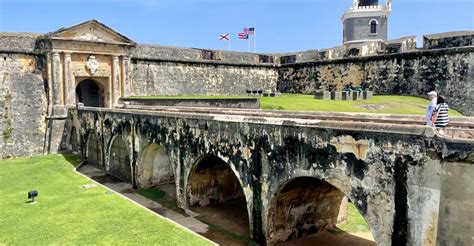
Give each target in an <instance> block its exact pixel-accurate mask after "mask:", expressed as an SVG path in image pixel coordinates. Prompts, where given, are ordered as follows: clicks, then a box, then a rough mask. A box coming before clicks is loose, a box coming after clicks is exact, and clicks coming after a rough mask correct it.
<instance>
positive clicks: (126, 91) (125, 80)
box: [121, 56, 132, 96]
mask: <svg viewBox="0 0 474 246" xmlns="http://www.w3.org/2000/svg"><path fill="white" fill-rule="evenodd" d="M129 67H130V58H129V57H128V56H122V94H121V96H130V92H131V91H132V90H131V89H132V88H130V87H131V85H130V78H129V77H128V73H129Z"/></svg>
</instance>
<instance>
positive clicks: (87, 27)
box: [46, 20, 135, 45]
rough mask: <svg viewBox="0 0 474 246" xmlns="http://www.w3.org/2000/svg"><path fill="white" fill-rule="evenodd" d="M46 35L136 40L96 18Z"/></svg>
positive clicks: (121, 41)
mask: <svg viewBox="0 0 474 246" xmlns="http://www.w3.org/2000/svg"><path fill="white" fill-rule="evenodd" d="M46 37H47V38H48V39H52V40H71V41H85V42H100V43H110V44H122V45H135V42H133V41H132V40H130V39H129V38H127V37H125V36H124V35H122V34H120V33H118V32H116V31H114V30H113V29H112V28H110V27H108V26H106V25H104V24H102V23H100V22H98V21H96V20H90V21H86V22H83V23H81V24H78V25H75V26H72V27H68V28H61V29H59V30H57V31H55V32H52V33H48V34H46Z"/></svg>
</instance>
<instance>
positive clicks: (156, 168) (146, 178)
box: [137, 143, 175, 188]
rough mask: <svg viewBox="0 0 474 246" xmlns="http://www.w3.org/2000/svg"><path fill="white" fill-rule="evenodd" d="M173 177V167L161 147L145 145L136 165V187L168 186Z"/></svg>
mask: <svg viewBox="0 0 474 246" xmlns="http://www.w3.org/2000/svg"><path fill="white" fill-rule="evenodd" d="M174 177H175V174H174V167H173V165H172V164H171V161H170V159H169V157H168V154H167V153H166V152H165V150H164V149H163V147H161V146H160V145H158V144H155V143H153V144H149V145H147V146H146V147H145V148H144V149H143V151H142V154H141V155H140V161H139V163H138V172H137V181H138V185H139V186H140V187H141V188H148V187H153V186H157V185H161V184H169V183H173V182H174Z"/></svg>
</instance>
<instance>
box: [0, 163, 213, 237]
mask: <svg viewBox="0 0 474 246" xmlns="http://www.w3.org/2000/svg"><path fill="white" fill-rule="evenodd" d="M78 163H79V160H77V159H76V158H75V157H72V156H62V155H50V156H44V157H34V158H21V159H16V160H1V161H0V245H46V244H47V245H50V244H56V245H69V244H83V245H87V244H101V245H104V244H105V245H114V244H118V245H127V244H145V245H156V244H160V245H193V246H194V245H196V246H197V245H209V243H208V242H207V241H205V240H203V239H201V238H199V237H196V236H195V235H193V234H191V233H189V232H188V231H185V230H183V229H181V228H178V227H177V226H175V225H174V224H172V223H170V222H169V221H167V220H164V219H161V218H159V217H157V216H155V215H153V214H152V213H150V212H148V211H146V210H144V209H143V208H141V207H139V206H137V205H135V204H133V203H132V202H130V201H128V200H125V199H123V198H121V197H119V196H118V195H117V194H109V195H108V194H106V191H107V189H105V188H102V187H100V186H97V187H94V188H90V189H83V188H82V187H81V185H85V184H89V183H91V181H89V180H88V179H86V178H84V177H82V176H80V175H78V174H77V173H75V172H74V171H73V170H72V169H73V168H74V166H75V165H77V164H78ZM33 189H36V190H38V192H39V196H38V198H37V199H36V200H37V203H36V204H29V203H27V192H28V191H30V190H33Z"/></svg>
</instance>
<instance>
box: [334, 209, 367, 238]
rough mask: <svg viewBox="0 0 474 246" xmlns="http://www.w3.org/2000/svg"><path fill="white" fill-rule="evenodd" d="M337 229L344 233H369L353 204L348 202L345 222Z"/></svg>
mask: <svg viewBox="0 0 474 246" xmlns="http://www.w3.org/2000/svg"><path fill="white" fill-rule="evenodd" d="M337 228H339V229H341V230H343V231H345V232H365V231H369V226H368V225H367V223H366V222H365V220H364V217H362V215H361V214H360V213H359V210H357V208H356V207H355V206H354V204H353V203H351V202H349V204H348V206H347V222H346V223H344V224H341V225H338V226H337Z"/></svg>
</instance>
